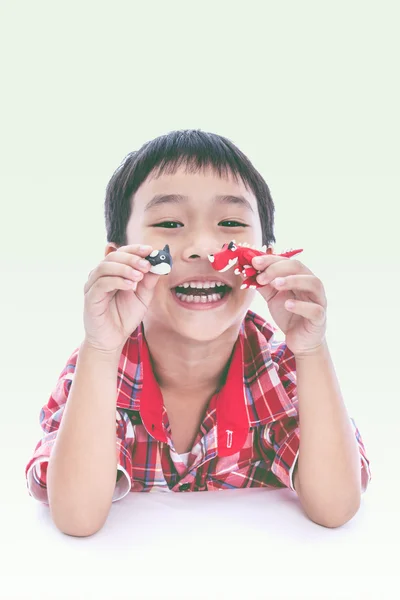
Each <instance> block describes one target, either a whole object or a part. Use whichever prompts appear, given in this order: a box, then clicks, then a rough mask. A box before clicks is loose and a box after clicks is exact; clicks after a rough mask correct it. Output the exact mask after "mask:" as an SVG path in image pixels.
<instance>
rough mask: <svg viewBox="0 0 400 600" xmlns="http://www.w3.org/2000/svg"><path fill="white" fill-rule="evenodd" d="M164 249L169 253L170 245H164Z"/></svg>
mask: <svg viewBox="0 0 400 600" xmlns="http://www.w3.org/2000/svg"><path fill="white" fill-rule="evenodd" d="M163 250H165V252H168V254H170V251H169V246H168V244H167V245H166V246H164V248H163Z"/></svg>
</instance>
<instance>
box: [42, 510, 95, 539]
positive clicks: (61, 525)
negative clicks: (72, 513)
mask: <svg viewBox="0 0 400 600" xmlns="http://www.w3.org/2000/svg"><path fill="white" fill-rule="evenodd" d="M52 521H53V523H54V525H55V526H56V528H57V529H58V530H59V531H60V532H61V533H64V534H65V535H69V536H72V537H90V536H91V535H94V534H95V533H97V532H98V531H100V529H102V527H103V525H104V523H105V521H106V519H102V520H101V521H98V522H93V521H92V520H89V519H87V520H84V519H79V520H74V519H65V518H60V517H55V516H54V515H53V514H52Z"/></svg>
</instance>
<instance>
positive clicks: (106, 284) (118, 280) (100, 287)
mask: <svg viewBox="0 0 400 600" xmlns="http://www.w3.org/2000/svg"><path fill="white" fill-rule="evenodd" d="M136 286H137V282H134V281H133V280H132V279H124V278H123V277H115V276H111V277H100V279H98V280H97V281H96V282H95V284H93V285H92V286H91V287H90V288H88V289H87V290H86V291H85V298H87V299H89V300H90V302H92V303H96V302H100V301H101V300H103V299H104V297H105V294H107V293H109V292H115V291H117V290H132V291H135V289H136ZM85 287H86V286H85Z"/></svg>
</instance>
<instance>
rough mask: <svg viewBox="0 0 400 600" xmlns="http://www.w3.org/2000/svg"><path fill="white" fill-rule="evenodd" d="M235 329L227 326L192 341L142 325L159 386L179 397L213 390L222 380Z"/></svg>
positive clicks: (237, 331)
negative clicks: (207, 338) (208, 337)
mask: <svg viewBox="0 0 400 600" xmlns="http://www.w3.org/2000/svg"><path fill="white" fill-rule="evenodd" d="M239 329H240V326H236V328H234V329H229V330H227V331H226V332H224V334H223V335H222V336H220V337H219V338H217V339H215V340H211V341H196V340H191V339H188V338H185V337H182V336H179V335H176V336H172V335H171V331H166V330H163V329H160V328H158V327H157V328H156V327H151V326H146V330H145V336H146V341H147V345H148V347H149V350H150V355H151V360H152V363H153V369H154V374H155V377H156V379H157V382H158V384H159V386H160V388H161V390H162V391H164V392H173V393H175V394H182V395H183V397H188V396H187V394H188V393H189V392H190V395H189V397H201V396H204V395H207V394H212V393H214V392H215V391H216V390H217V389H219V387H221V385H222V384H223V382H224V379H225V375H226V368H227V364H228V361H229V359H230V357H231V355H232V351H233V347H234V345H235V342H236V340H237V338H238V335H239ZM166 349H168V352H166Z"/></svg>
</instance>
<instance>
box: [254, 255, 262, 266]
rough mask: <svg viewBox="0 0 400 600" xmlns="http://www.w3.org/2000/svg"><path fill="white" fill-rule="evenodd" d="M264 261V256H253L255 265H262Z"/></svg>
mask: <svg viewBox="0 0 400 600" xmlns="http://www.w3.org/2000/svg"><path fill="white" fill-rule="evenodd" d="M263 262H264V261H263V258H262V256H255V257H254V258H253V265H254V266H255V267H261V265H262V264H263Z"/></svg>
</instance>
